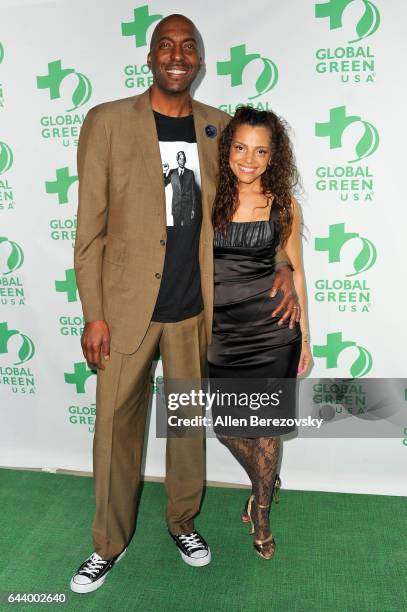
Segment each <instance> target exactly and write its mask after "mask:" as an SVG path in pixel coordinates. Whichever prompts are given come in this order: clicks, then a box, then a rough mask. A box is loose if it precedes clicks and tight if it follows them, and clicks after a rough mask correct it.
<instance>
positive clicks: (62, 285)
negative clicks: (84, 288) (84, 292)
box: [55, 268, 78, 302]
mask: <svg viewBox="0 0 407 612" xmlns="http://www.w3.org/2000/svg"><path fill="white" fill-rule="evenodd" d="M55 290H56V291H58V292H61V293H63V292H66V294H67V296H68V302H76V301H77V296H76V294H77V291H78V287H77V286H76V278H75V270H74V269H73V268H70V269H69V270H65V280H63V281H59V280H57V281H55Z"/></svg>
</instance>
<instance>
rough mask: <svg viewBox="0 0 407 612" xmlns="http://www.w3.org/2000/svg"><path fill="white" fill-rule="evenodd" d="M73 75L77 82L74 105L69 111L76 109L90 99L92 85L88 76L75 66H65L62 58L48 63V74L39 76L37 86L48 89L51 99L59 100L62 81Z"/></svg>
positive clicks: (73, 99) (73, 95) (73, 96)
mask: <svg viewBox="0 0 407 612" xmlns="http://www.w3.org/2000/svg"><path fill="white" fill-rule="evenodd" d="M71 75H75V77H76V81H77V83H76V87H75V90H74V92H73V94H72V104H73V107H72V108H70V109H68V110H67V112H71V111H73V110H76V109H77V108H79V106H82V105H83V104H85V103H86V102H87V101H88V100H89V98H90V96H91V94H92V85H91V83H90V81H89V79H88V77H87V76H85V75H84V74H82V72H77V71H76V70H75V69H74V68H63V67H62V61H61V60H60V59H58V60H53V61H52V62H49V63H48V73H47V74H42V75H39V76H37V88H38V89H48V91H49V97H50V99H51V100H57V99H58V98H61V85H62V83H63V82H64V81H65V79H66V78H68V77H70V76H71Z"/></svg>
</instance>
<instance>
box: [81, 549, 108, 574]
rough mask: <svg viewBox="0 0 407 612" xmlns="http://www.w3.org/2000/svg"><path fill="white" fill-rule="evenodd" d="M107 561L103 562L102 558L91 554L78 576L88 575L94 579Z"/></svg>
mask: <svg viewBox="0 0 407 612" xmlns="http://www.w3.org/2000/svg"><path fill="white" fill-rule="evenodd" d="M106 563H107V561H103V559H102V557H99V555H98V554H97V553H93V554H92V555H91V556H90V557H89V561H88V562H87V563H86V565H85V567H83V568H82V569H81V570H80V572H79V573H80V574H90V575H91V576H93V577H95V575H96V574H97V573H98V572H99V570H101V569H102V567H103V566H104V565H106Z"/></svg>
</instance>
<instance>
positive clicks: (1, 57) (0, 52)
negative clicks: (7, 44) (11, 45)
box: [0, 42, 4, 64]
mask: <svg viewBox="0 0 407 612" xmlns="http://www.w3.org/2000/svg"><path fill="white" fill-rule="evenodd" d="M3 60H4V47H3V45H2V44H1V42H0V64H1V62H2V61H3Z"/></svg>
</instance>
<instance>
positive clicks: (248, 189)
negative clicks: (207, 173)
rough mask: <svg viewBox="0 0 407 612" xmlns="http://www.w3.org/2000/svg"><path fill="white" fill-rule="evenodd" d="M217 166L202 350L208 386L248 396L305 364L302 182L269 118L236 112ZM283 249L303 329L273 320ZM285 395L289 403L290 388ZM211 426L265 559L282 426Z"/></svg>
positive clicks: (247, 110) (237, 411) (234, 410)
mask: <svg viewBox="0 0 407 612" xmlns="http://www.w3.org/2000/svg"><path fill="white" fill-rule="evenodd" d="M219 164H220V174H219V182H218V189H217V193H216V198H215V204H214V212H213V223H214V230H215V235H214V256H215V300H214V322H213V341H212V344H211V346H210V347H209V351H208V362H209V376H210V380H211V388H215V387H216V390H217V391H219V390H220V391H222V390H226V391H229V392H230V390H231V388H235V389H237V390H240V391H242V390H243V391H244V390H245V385H247V383H248V380H249V379H250V382H251V383H252V382H254V384H255V385H256V384H258V387H256V389H257V390H260V391H265V390H267V389H268V390H270V389H271V388H272V382H270V381H272V380H273V379H295V378H296V376H297V372H304V371H305V370H306V369H307V368H308V366H309V365H310V362H311V352H310V349H309V334H308V328H307V313H306V295H305V280H304V271H303V266H302V259H301V237H300V227H301V214H300V210H299V205H298V203H297V201H296V200H295V199H294V198H293V195H292V192H293V188H294V186H295V184H296V183H297V180H298V176H297V170H296V166H295V162H294V156H293V153H292V149H291V143H290V140H289V138H288V135H287V131H286V128H285V125H284V122H283V121H282V120H281V119H280V118H279V117H277V116H276V115H275V114H274V113H272V112H266V111H257V110H255V109H253V108H251V107H242V108H240V109H239V110H238V111H237V112H236V114H235V116H234V117H233V119H231V121H230V123H229V125H228V126H227V127H226V129H225V130H224V132H223V134H222V137H221V140H220V159H219ZM279 248H283V249H284V251H285V253H286V255H287V256H288V258H289V259H290V261H291V264H292V267H293V281H294V285H295V289H296V291H297V294H298V299H299V304H300V307H301V319H300V322H299V323H298V322H295V321H294V319H293V318H292V319H291V320H290V321H285V322H284V323H283V324H281V320H280V318H279V317H278V316H276V315H275V314H274V312H275V309H276V307H277V306H278V303H279V301H280V299H281V297H280V296H279V294H278V293H277V295H273V294H271V293H270V288H271V286H272V283H273V278H274V273H275V270H276V263H275V256H276V252H277V250H278V249H279ZM244 379H246V381H245V380H244ZM256 379H257V381H256ZM242 381H243V382H242ZM222 385H223V386H222ZM249 386H250V391H252V390H253V386H252V384H250V385H249ZM246 388H247V386H246ZM291 390H292V391H294V392H293V393H291V395H290V397H291V404H292V407H294V405H295V388H294V389H293V387H292V386H291ZM222 410H223V408H220V407H219V406H217V405H216V404H215V405H214V406H213V407H212V415H213V422H214V423H215V422H216V421H217V420H219V419H217V418H216V417H217V416H218V415H220V414H221V413H222ZM227 411H228V413H229V414H231V416H238V417H239V416H241V415H242V413H243V412H245V411H246V413H247V411H248V409H247V407H246V408H243V409H242V408H241V407H240V406H234V407H233V406H232V407H230V406H229V407H228V409H227ZM223 414H224V413H223ZM290 414H291V415H292V414H293V413H292V412H291V413H290ZM214 429H215V432H216V434H217V436H218V438H219V440H220V441H221V442H222V443H223V444H225V446H227V447H228V448H229V450H230V451H231V453H232V454H233V455H234V457H235V458H236V459H237V460H238V461H239V463H240V464H241V465H242V466H243V468H244V469H245V470H246V472H247V474H248V476H249V478H250V480H251V483H252V494H251V496H250V498H249V499H248V501H247V503H246V506H245V510H244V512H243V514H242V520H243V521H244V522H249V521H250V522H251V525H252V530H251V533H253V534H254V542H253V545H254V548H255V550H256V552H258V553H259V554H260V555H261V556H262V557H263V558H264V559H271V558H272V556H273V554H274V550H275V540H274V538H273V536H272V534H271V532H270V526H269V518H268V515H269V507H270V502H271V498H272V496H273V490H274V489H277V485H279V479H278V477H277V476H276V470H277V464H278V459H279V449H280V438H279V436H280V435H281V433H282V430H281V428H275V427H260V428H258V429H256V428H254V429H253V428H252V429H251V430H250V431H249V432H248V431H247V430H244V431H243V433H239V431H238V432H236V431H235V430H233V431H232V430H231V429H230V428H229V427H228V426H226V425H219V426H215V427H214ZM292 429H293V428H291V429H285V430H284V431H283V432H284V433H287V432H288V431H292ZM274 493H276V490H275V491H274Z"/></svg>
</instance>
